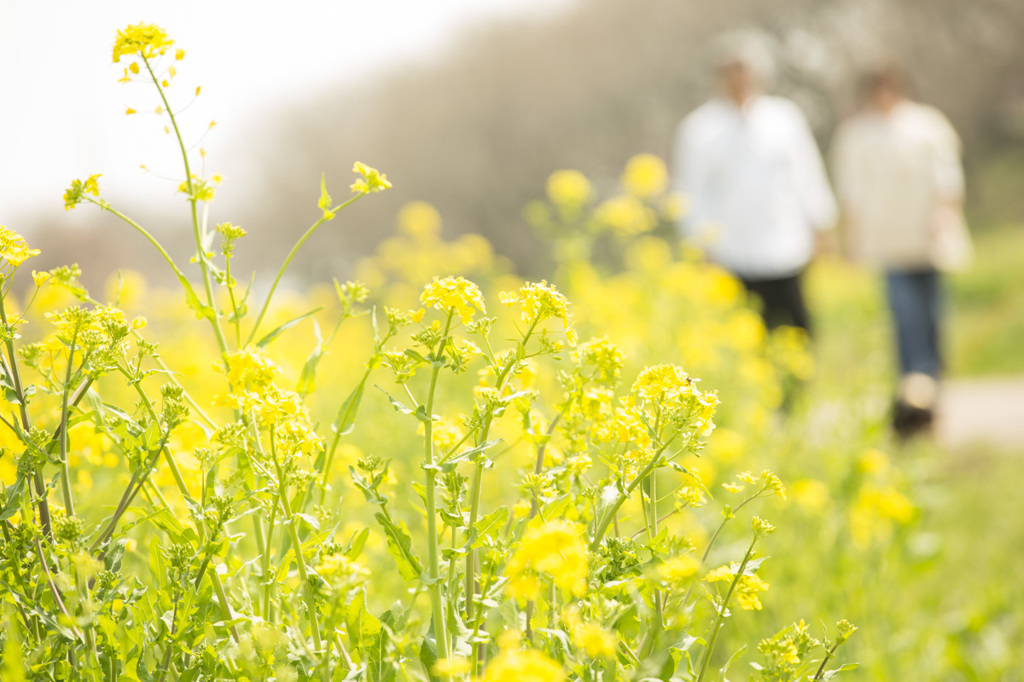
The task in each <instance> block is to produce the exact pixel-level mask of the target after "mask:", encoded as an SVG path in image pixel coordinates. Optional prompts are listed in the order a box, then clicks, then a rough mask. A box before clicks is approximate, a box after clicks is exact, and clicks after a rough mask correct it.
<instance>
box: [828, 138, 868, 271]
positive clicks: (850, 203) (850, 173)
mask: <svg viewBox="0 0 1024 682" xmlns="http://www.w3.org/2000/svg"><path fill="white" fill-rule="evenodd" d="M853 125H854V124H853V123H851V122H850V121H845V122H843V123H841V124H840V125H839V128H838V129H837V130H836V133H835V136H834V137H833V140H832V149H831V151H830V154H829V162H830V165H831V168H832V179H833V186H834V187H835V190H836V199H837V200H838V203H839V211H840V217H841V221H840V226H839V227H840V233H841V238H842V239H841V242H842V245H843V252H844V255H845V256H846V257H847V258H848V259H849V260H854V261H855V260H857V254H856V253H855V252H854V250H853V248H852V245H853V244H854V243H855V241H856V230H857V208H858V207H859V205H860V197H861V182H860V180H861V173H862V172H863V171H862V169H861V168H860V167H859V165H858V157H857V141H856V131H855V129H854V128H853V127H852V126H853Z"/></svg>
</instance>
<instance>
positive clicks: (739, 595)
mask: <svg viewBox="0 0 1024 682" xmlns="http://www.w3.org/2000/svg"><path fill="white" fill-rule="evenodd" d="M739 569H740V566H739V564H737V563H731V564H729V565H728V566H719V567H718V568H716V569H713V570H712V571H709V572H708V574H707V575H706V576H704V580H705V581H706V582H709V583H714V582H730V583H731V582H732V581H733V580H734V579H736V573H737V571H739ZM768 587H769V585H768V583H766V582H765V581H763V580H761V578H759V577H758V576H756V575H752V574H746V573H744V574H743V575H741V576H739V579H738V580H737V581H736V591H735V593H734V594H735V595H736V601H737V603H739V605H740V607H741V608H744V609H746V610H747V611H760V610H761V600H760V599H759V598H758V596H757V593H758V592H763V591H765V590H767V589H768Z"/></svg>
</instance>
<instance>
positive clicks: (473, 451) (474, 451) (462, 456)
mask: <svg viewBox="0 0 1024 682" xmlns="http://www.w3.org/2000/svg"><path fill="white" fill-rule="evenodd" d="M500 442H501V439H500V438H497V439H495V440H489V441H487V442H485V443H481V444H480V445H477V446H476V447H475V448H470V449H469V450H464V451H462V452H460V453H458V454H454V455H451V456H448V457H445V458H443V459H442V460H440V461H439V462H438V464H450V463H453V462H462V461H465V460H467V459H472V458H473V457H475V456H476V455H479V454H480V453H481V452H484V451H485V450H488V449H489V448H492V447H494V446H495V445H497V444H498V443H500Z"/></svg>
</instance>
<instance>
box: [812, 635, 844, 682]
mask: <svg viewBox="0 0 1024 682" xmlns="http://www.w3.org/2000/svg"><path fill="white" fill-rule="evenodd" d="M839 645H840V642H836V643H835V644H833V645H832V648H831V649H825V658H823V659H822V660H821V665H820V666H818V672H816V673H814V677H813V678H812V680H811V682H818V680H820V679H821V678H822V675H824V674H825V666H826V665H828V662H829V661H830V660H831V659H832V656H834V655H835V653H836V649H838V648H839Z"/></svg>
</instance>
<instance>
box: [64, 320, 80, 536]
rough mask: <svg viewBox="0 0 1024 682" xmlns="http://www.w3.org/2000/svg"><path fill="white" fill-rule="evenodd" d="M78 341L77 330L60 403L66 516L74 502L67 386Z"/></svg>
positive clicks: (70, 349)
mask: <svg viewBox="0 0 1024 682" xmlns="http://www.w3.org/2000/svg"><path fill="white" fill-rule="evenodd" d="M77 340H78V330H77V329H76V330H75V333H74V334H72V335H71V346H70V348H69V350H68V369H67V373H66V374H65V377H64V390H63V392H62V395H61V403H60V432H61V434H60V469H61V476H60V487H61V491H62V492H63V493H64V508H65V509H66V510H67V513H68V516H74V515H75V500H74V498H73V497H72V496H71V472H70V471H69V470H68V441H69V440H70V439H71V438H70V436H69V435H68V386H70V384H71V368H72V365H73V363H74V361H75V343H76V342H77Z"/></svg>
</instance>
